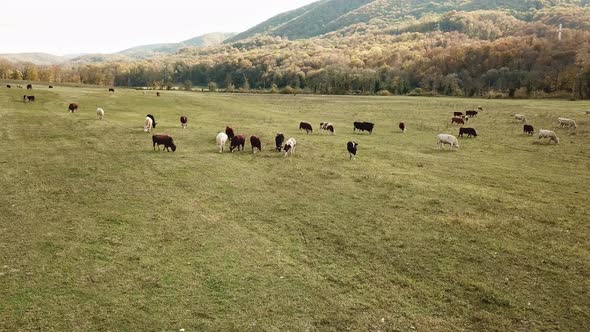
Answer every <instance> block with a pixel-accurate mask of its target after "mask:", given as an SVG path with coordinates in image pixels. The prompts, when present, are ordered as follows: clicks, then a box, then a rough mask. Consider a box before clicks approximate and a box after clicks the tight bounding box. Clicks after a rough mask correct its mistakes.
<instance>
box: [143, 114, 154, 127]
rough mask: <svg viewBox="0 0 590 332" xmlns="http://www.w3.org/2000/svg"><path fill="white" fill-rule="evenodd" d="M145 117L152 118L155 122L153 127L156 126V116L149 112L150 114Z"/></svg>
mask: <svg viewBox="0 0 590 332" xmlns="http://www.w3.org/2000/svg"><path fill="white" fill-rule="evenodd" d="M145 117H146V118H150V119H152V122H153V124H152V127H153V128H156V118H154V116H153V115H151V114H148V115H146V116H145Z"/></svg>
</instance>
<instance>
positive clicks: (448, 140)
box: [436, 134, 459, 149]
mask: <svg viewBox="0 0 590 332" xmlns="http://www.w3.org/2000/svg"><path fill="white" fill-rule="evenodd" d="M436 139H437V144H438V146H439V148H440V149H442V148H443V147H444V145H449V146H450V147H451V148H455V149H458V148H459V140H457V137H455V136H453V135H447V134H440V135H438V136H437V137H436Z"/></svg>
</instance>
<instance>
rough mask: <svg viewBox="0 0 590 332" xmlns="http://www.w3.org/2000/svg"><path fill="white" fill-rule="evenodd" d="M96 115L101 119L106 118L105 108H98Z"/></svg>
mask: <svg viewBox="0 0 590 332" xmlns="http://www.w3.org/2000/svg"><path fill="white" fill-rule="evenodd" d="M96 116H98V119H99V120H102V118H104V110H103V109H102V108H100V107H99V108H97V109H96Z"/></svg>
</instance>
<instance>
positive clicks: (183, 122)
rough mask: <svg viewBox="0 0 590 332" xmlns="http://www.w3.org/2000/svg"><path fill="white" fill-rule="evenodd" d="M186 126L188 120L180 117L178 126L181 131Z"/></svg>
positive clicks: (184, 116)
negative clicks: (180, 127)
mask: <svg viewBox="0 0 590 332" xmlns="http://www.w3.org/2000/svg"><path fill="white" fill-rule="evenodd" d="M187 124H188V118H187V117H186V115H183V116H181V117H180V126H182V129H185V128H186V126H187Z"/></svg>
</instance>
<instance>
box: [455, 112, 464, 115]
mask: <svg viewBox="0 0 590 332" xmlns="http://www.w3.org/2000/svg"><path fill="white" fill-rule="evenodd" d="M453 116H463V112H453Z"/></svg>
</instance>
